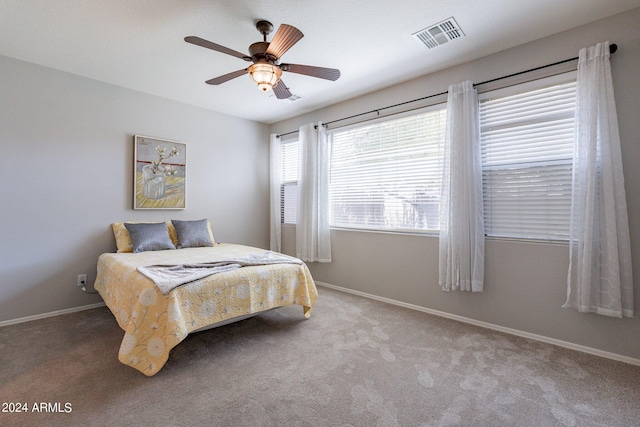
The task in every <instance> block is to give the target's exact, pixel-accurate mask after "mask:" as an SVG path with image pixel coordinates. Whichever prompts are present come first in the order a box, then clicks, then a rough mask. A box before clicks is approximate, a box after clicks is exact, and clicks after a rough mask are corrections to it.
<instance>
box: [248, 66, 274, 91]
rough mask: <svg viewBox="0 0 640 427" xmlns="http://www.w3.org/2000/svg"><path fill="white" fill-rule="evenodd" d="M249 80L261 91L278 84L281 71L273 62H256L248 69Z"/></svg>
mask: <svg viewBox="0 0 640 427" xmlns="http://www.w3.org/2000/svg"><path fill="white" fill-rule="evenodd" d="M247 70H248V71H249V76H251V80H253V81H254V82H256V84H257V85H258V89H260V90H261V91H263V92H266V91H268V90H271V89H273V87H274V86H275V85H276V84H278V81H279V80H280V76H281V75H282V71H281V70H280V68H278V67H276V66H275V65H273V64H269V63H265V62H258V63H255V64H253V65H251V66H250V67H249V68H248V69H247Z"/></svg>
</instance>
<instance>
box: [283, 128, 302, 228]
mask: <svg viewBox="0 0 640 427" xmlns="http://www.w3.org/2000/svg"><path fill="white" fill-rule="evenodd" d="M280 147H281V148H280V150H281V151H280V153H281V156H282V177H281V179H282V184H281V185H280V219H281V221H282V222H283V223H285V224H295V223H296V212H297V209H298V149H299V147H300V144H299V143H298V141H297V140H295V141H288V142H283V143H282V144H281V145H280Z"/></svg>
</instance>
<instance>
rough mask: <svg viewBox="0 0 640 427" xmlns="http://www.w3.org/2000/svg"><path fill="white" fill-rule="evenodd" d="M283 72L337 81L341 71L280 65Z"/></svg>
mask: <svg viewBox="0 0 640 427" xmlns="http://www.w3.org/2000/svg"><path fill="white" fill-rule="evenodd" d="M279 67H280V69H281V70H282V71H288V72H290V73H296V74H304V75H306V76H311V77H318V78H321V79H326V80H333V81H336V80H338V79H339V78H340V70H338V69H335V68H324V67H313V66H311V65H298V64H280V65H279Z"/></svg>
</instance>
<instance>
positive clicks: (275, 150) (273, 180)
mask: <svg viewBox="0 0 640 427" xmlns="http://www.w3.org/2000/svg"><path fill="white" fill-rule="evenodd" d="M281 156H282V154H281V152H280V138H279V137H278V135H276V134H275V133H272V134H271V139H270V141H269V186H270V190H271V191H270V196H271V197H270V221H271V242H270V244H269V248H270V249H271V250H272V251H275V252H281V250H282V218H280V215H281V213H280V186H281V181H282V157H281Z"/></svg>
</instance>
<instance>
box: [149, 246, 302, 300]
mask: <svg viewBox="0 0 640 427" xmlns="http://www.w3.org/2000/svg"><path fill="white" fill-rule="evenodd" d="M269 264H302V261H301V260H299V259H298V258H294V257H290V256H288V255H283V254H279V253H276V252H271V251H269V252H265V253H264V254H260V255H249V256H246V257H241V258H232V259H225V260H221V261H213V262H202V263H194V264H174V265H149V266H145V267H138V271H139V272H140V273H142V274H144V275H145V276H147V277H148V278H149V279H151V280H153V282H154V283H155V284H156V286H157V287H158V289H160V292H162V293H163V294H164V295H166V294H168V293H169V292H171V291H172V290H173V289H175V288H177V287H178V286H182V285H185V284H187V283H190V282H194V281H196V280H200V279H203V278H205V277H208V276H211V275H213V274H218V273H224V272H225V271H230V270H235V269H236V268H240V267H249V266H256V265H269Z"/></svg>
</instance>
